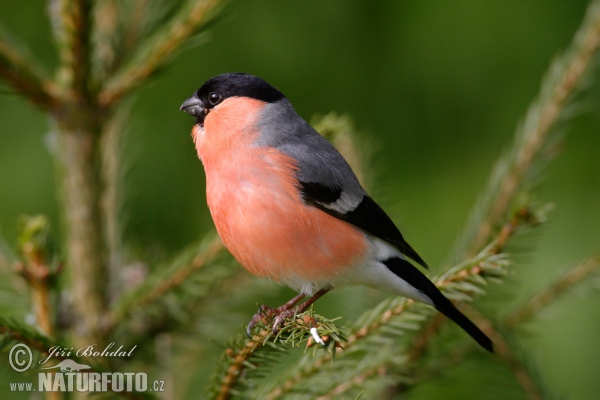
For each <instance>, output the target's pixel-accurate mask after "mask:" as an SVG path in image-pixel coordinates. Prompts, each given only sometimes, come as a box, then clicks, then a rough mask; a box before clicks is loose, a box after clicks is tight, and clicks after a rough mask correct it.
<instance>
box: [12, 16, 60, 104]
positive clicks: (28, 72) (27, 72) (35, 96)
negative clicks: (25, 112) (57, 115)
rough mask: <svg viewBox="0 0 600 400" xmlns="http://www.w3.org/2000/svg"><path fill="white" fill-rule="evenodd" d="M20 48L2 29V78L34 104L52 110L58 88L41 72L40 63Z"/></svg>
mask: <svg viewBox="0 0 600 400" xmlns="http://www.w3.org/2000/svg"><path fill="white" fill-rule="evenodd" d="M19 47H21V45H19V46H17V45H16V44H13V43H12V41H11V39H10V37H9V35H8V33H7V32H6V31H5V30H4V29H2V28H1V27H0V77H2V78H4V79H5V80H6V81H7V82H8V83H9V84H10V85H11V86H12V87H13V88H14V89H15V90H16V91H17V92H18V93H20V94H22V95H23V96H24V97H25V98H26V99H27V100H29V101H31V102H32V103H33V104H35V105H37V106H40V107H42V108H52V107H53V106H54V104H55V103H56V101H57V92H58V90H57V87H56V86H55V85H54V84H53V83H52V82H51V81H50V80H49V79H48V78H47V77H46V76H45V74H44V73H43V72H41V68H40V67H39V66H38V62H37V61H36V60H32V59H31V58H30V57H28V56H27V55H26V54H25V53H24V52H22V51H20V50H19Z"/></svg>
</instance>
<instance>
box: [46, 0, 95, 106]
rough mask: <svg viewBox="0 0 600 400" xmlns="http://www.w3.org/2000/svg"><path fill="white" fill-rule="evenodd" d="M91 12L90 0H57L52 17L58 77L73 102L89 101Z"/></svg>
mask: <svg viewBox="0 0 600 400" xmlns="http://www.w3.org/2000/svg"><path fill="white" fill-rule="evenodd" d="M91 11H92V2H91V1H90V0H61V1H60V5H59V6H57V7H56V9H55V12H56V14H57V15H56V16H55V18H56V20H57V21H59V23H58V27H57V28H58V29H56V30H55V32H56V35H57V42H58V46H59V53H60V58H61V66H60V69H59V76H58V78H59V81H60V83H61V84H62V85H63V86H64V87H65V89H67V90H68V92H69V94H70V96H71V97H72V98H73V100H74V101H76V102H79V101H85V102H89V101H91V100H92V97H91V95H90V84H91V81H92V79H90V78H91V76H90V70H91V59H90V58H91V57H90V55H91V50H90V37H91V32H92V27H91V23H92V18H91Z"/></svg>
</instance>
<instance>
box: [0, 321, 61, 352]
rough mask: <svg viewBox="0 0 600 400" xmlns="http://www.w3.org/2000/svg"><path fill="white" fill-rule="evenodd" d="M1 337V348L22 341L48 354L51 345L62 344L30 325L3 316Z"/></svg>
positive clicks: (0, 329)
mask: <svg viewBox="0 0 600 400" xmlns="http://www.w3.org/2000/svg"><path fill="white" fill-rule="evenodd" d="M0 337H1V341H0V348H5V347H6V346H7V345H8V344H10V343H12V342H21V343H24V344H26V345H27V346H29V347H30V348H33V349H36V350H37V351H39V352H40V353H42V354H48V350H49V349H50V348H51V347H53V346H57V345H60V344H59V343H57V342H55V341H54V340H52V339H51V338H49V337H48V336H46V335H44V334H42V333H40V332H38V331H36V330H33V329H31V328H30V327H28V326H24V325H21V324H19V323H17V322H15V321H13V320H9V319H6V318H3V317H0ZM61 347H62V346H61Z"/></svg>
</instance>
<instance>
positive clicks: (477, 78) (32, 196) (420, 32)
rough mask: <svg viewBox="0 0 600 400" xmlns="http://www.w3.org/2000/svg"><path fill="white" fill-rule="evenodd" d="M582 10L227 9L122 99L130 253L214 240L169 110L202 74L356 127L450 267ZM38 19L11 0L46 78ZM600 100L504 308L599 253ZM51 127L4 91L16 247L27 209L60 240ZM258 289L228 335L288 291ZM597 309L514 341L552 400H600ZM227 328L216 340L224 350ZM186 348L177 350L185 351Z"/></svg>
mask: <svg viewBox="0 0 600 400" xmlns="http://www.w3.org/2000/svg"><path fill="white" fill-rule="evenodd" d="M586 4H587V2H586V1H583V0H572V1H569V2H565V1H562V2H558V1H554V2H548V1H541V0H537V1H533V0H528V1H519V2H517V1H511V2H476V1H467V0H449V1H429V0H427V1H419V2H416V1H413V2H404V1H402V2H401V1H398V2H383V1H376V2H366V1H363V2H361V1H341V0H338V1H327V2H321V1H302V2H299V1H293V2H279V1H274V0H271V1H263V2H242V1H237V2H231V3H230V4H229V5H228V6H227V7H226V9H225V11H224V12H223V13H222V14H221V17H220V18H219V19H218V20H217V21H215V22H214V23H213V25H212V27H211V29H210V30H209V39H210V40H209V41H208V42H207V43H206V44H203V45H201V46H197V47H193V48H191V49H188V50H186V51H185V52H183V53H182V54H181V55H179V56H178V58H177V59H176V61H175V62H174V63H173V64H172V65H171V66H169V67H168V68H167V69H165V70H164V71H162V72H161V73H160V74H159V75H158V76H157V77H156V78H155V79H153V80H152V82H151V83H150V84H148V85H146V86H145V87H143V88H142V90H141V91H138V92H137V95H135V96H134V97H133V98H132V102H131V104H132V105H131V111H130V113H129V114H128V117H127V123H126V125H125V126H126V130H127V133H126V135H125V138H124V144H123V146H124V150H125V152H126V154H127V159H126V160H125V163H124V165H123V166H122V171H121V174H122V182H123V183H122V190H123V196H124V198H123V199H122V201H123V205H124V207H123V208H124V209H126V210H127V212H126V214H124V215H123V216H122V221H123V224H124V231H123V236H124V238H125V241H126V243H127V245H128V246H127V249H126V251H127V258H128V259H129V260H130V261H132V262H133V261H136V260H141V261H152V262H155V261H157V260H165V259H168V258H169V257H170V256H173V255H174V254H176V253H177V252H178V251H179V250H181V249H182V248H183V247H185V246H186V245H187V244H189V243H191V242H193V241H194V240H196V239H197V238H198V237H200V236H201V235H203V234H204V233H207V232H209V231H210V230H211V229H212V222H211V219H210V215H209V213H208V210H207V207H206V204H205V196H204V175H203V171H202V166H201V164H200V162H199V161H198V159H197V157H196V154H195V151H194V148H193V145H192V142H191V139H190V136H189V131H190V129H191V126H192V123H193V121H192V120H191V119H190V118H189V117H188V116H187V115H185V114H183V113H181V112H179V110H178V108H179V105H180V104H181V102H182V101H183V100H184V99H185V98H186V97H188V96H189V95H190V94H191V93H192V91H193V90H195V89H196V88H197V87H198V86H200V85H201V84H202V83H203V82H204V81H205V80H206V79H208V78H209V77H211V76H214V75H217V74H220V73H223V72H230V71H244V72H249V73H252V74H255V75H258V76H260V77H263V78H264V79H266V80H267V81H269V82H270V83H271V84H273V85H274V86H275V87H277V88H278V89H280V90H281V91H283V92H284V93H285V94H286V95H287V97H288V98H289V99H290V100H291V101H292V103H293V104H294V106H295V107H296V109H297V111H298V112H299V114H300V115H301V116H303V117H304V118H305V119H310V118H311V116H313V115H314V114H316V113H321V114H323V113H327V112H329V111H332V110H335V111H338V112H340V113H345V114H348V115H350V116H351V117H352V118H353V120H354V122H355V124H356V126H357V127H358V130H359V131H360V132H361V137H360V140H361V142H362V143H363V144H364V145H365V147H366V148H367V149H369V152H368V153H369V154H370V173H371V176H372V180H371V182H370V184H369V186H370V188H371V192H372V195H373V197H374V198H375V199H376V200H378V202H379V203H380V204H381V205H382V206H383V207H384V209H386V210H387V212H388V213H389V214H390V216H391V217H392V219H393V220H394V221H396V222H397V223H398V225H399V226H400V227H401V229H402V230H403V232H404V234H405V237H406V238H407V239H408V240H409V242H410V243H411V244H412V245H413V247H415V249H417V250H418V251H419V252H420V253H421V254H422V256H423V257H424V258H425V260H426V261H427V262H428V263H429V264H430V265H431V266H432V268H433V270H434V271H435V270H436V269H437V268H439V267H441V266H443V265H444V261H445V260H446V259H447V256H448V254H449V252H450V250H451V248H452V245H453V244H454V240H455V238H456V236H457V234H458V233H459V232H460V230H461V228H462V227H463V224H464V221H465V220H466V217H467V215H468V213H469V210H470V209H471V207H472V205H473V203H474V201H475V199H476V196H477V194H478V192H479V191H480V189H481V188H482V187H483V185H484V183H485V181H486V178H487V177H488V175H489V171H490V168H491V167H492V165H493V163H494V162H495V160H496V159H497V157H498V156H499V155H500V154H501V151H502V149H503V148H505V146H506V145H507V144H508V143H509V141H510V139H511V137H512V135H513V132H514V130H515V126H516V124H517V122H518V121H519V120H520V118H522V117H523V115H524V112H525V110H526V108H527V106H528V104H529V102H530V101H531V100H532V98H533V97H534V96H535V95H536V93H537V91H538V89H539V84H540V79H541V76H542V74H543V73H544V71H545V70H546V68H547V66H548V64H549V62H550V60H551V59H552V58H553V57H554V56H555V55H556V54H557V53H558V52H559V51H560V50H563V49H564V48H565V47H566V46H567V45H568V43H569V42H570V41H571V39H572V35H573V33H574V32H575V29H576V28H577V26H578V25H579V24H580V22H581V19H582V17H583V14H584V11H585V7H586ZM44 7H46V4H45V2H44V1H41V0H28V1H27V2H13V1H3V2H0V21H2V24H4V25H5V26H6V27H8V28H9V29H10V30H11V31H12V32H13V33H14V34H15V36H17V37H20V38H21V39H22V40H23V41H26V42H27V43H28V44H29V46H30V48H31V50H32V53H34V54H35V55H36V56H37V57H39V58H41V59H42V60H43V61H44V62H45V64H46V66H47V67H48V68H50V67H54V66H55V65H56V64H57V59H56V56H55V55H54V54H53V52H52V51H51V50H50V43H51V42H50V40H51V34H50V27H49V25H48V24H49V22H48V20H47V19H46V16H45V13H44ZM596 76H597V73H596ZM0 85H4V83H0ZM2 87H3V86H2ZM599 88H600V85H598V84H595V85H592V86H591V87H590V89H589V90H588V91H587V92H586V94H585V96H584V97H583V98H582V99H581V109H580V110H578V111H579V112H581V114H582V115H581V116H580V117H576V118H575V119H574V120H573V122H572V123H570V124H569V125H568V127H567V129H568V130H569V135H568V138H567V140H566V141H565V142H564V143H563V144H562V145H561V146H560V148H558V149H557V150H559V151H560V152H561V155H560V156H559V158H558V159H557V160H556V161H555V162H553V163H552V164H551V165H550V166H549V168H547V169H545V170H543V171H541V172H540V175H539V178H540V181H541V185H540V186H539V189H538V190H536V192H535V193H536V195H537V196H538V197H539V198H540V199H543V200H548V201H551V202H552V203H554V205H555V209H554V211H553V212H552V213H551V214H550V219H551V222H550V224H548V225H547V226H546V227H545V228H543V229H542V231H541V232H538V236H536V237H535V238H534V239H532V240H529V241H525V243H524V244H523V243H521V245H520V247H519V249H518V250H520V251H519V255H518V257H517V262H518V263H519V264H523V265H525V267H522V268H519V273H518V274H516V275H515V276H514V277H510V278H509V279H508V280H507V281H506V283H505V285H511V286H516V287H518V291H516V292H517V293H518V296H520V297H515V296H514V294H513V293H515V292H513V291H511V292H510V293H511V295H510V297H505V295H504V294H503V292H506V291H505V290H503V288H501V287H500V288H498V287H493V285H492V287H491V288H490V291H491V292H492V293H491V296H490V299H486V300H487V301H490V302H491V301H493V302H495V303H496V304H498V303H500V304H503V303H506V304H516V303H517V302H518V301H519V300H523V299H525V298H527V294H528V293H531V292H532V291H534V290H536V289H540V288H542V287H544V286H545V285H546V284H548V283H549V282H551V281H552V280H553V278H555V277H556V276H557V275H558V273H559V272H560V271H561V270H562V269H564V268H565V267H568V266H572V265H573V264H572V263H573V260H577V259H579V258H580V259H581V260H583V259H584V258H586V256H591V255H593V254H596V253H598V251H599V250H600V241H599V238H600V157H599V156H600V135H599V134H598V132H599V127H600V120H599V119H600V112H599V111H598V110H599V108H598V104H600V90H599ZM46 122H47V119H46V116H45V115H44V114H43V113H41V112H40V111H38V110H37V109H36V108H34V107H33V106H32V105H30V104H29V103H27V102H26V101H25V100H24V99H22V98H20V97H18V96H17V95H15V94H11V93H9V92H8V91H5V90H2V93H1V94H0V231H1V234H2V236H4V238H5V240H6V241H7V242H8V243H9V244H11V245H12V244H14V243H15V242H16V231H17V221H18V218H19V216H20V215H22V214H30V215H33V214H40V213H41V214H46V215H47V216H49V218H50V219H51V221H52V222H53V224H54V225H53V229H54V230H55V233H56V235H58V232H59V231H60V230H61V229H62V228H61V225H60V222H59V221H60V220H61V217H60V215H59V212H58V207H57V200H56V194H57V189H56V182H55V180H54V179H55V178H54V168H55V167H54V165H53V162H52V158H51V156H50V152H51V149H52V143H50V142H49V140H48V135H47V132H48V129H49V127H48V124H47V123H46ZM533 250H535V251H533ZM261 287H263V288H264V290H263V291H262V292H260V293H257V294H256V295H255V297H252V299H251V300H250V301H248V302H246V303H245V304H244V303H242V304H239V309H238V310H236V311H237V312H236V313H234V314H233V315H231V321H230V325H231V326H233V327H236V326H237V327H240V328H239V330H241V324H242V323H245V322H246V321H247V320H248V319H249V318H250V317H251V315H252V314H253V313H254V312H255V310H256V306H255V304H256V303H263V302H264V303H268V304H272V305H276V304H277V303H278V302H280V301H282V300H283V299H285V298H287V297H289V296H290V295H291V294H292V293H291V291H289V290H287V289H280V288H279V287H277V286H276V285H275V284H274V283H273V284H269V283H265V284H264V285H263V286H261ZM230 290H232V291H236V290H238V289H237V288H235V287H232V288H230ZM386 296H387V295H385V294H381V293H377V292H374V291H371V290H367V289H362V288H348V289H341V290H339V291H338V293H336V294H330V295H328V296H327V297H326V298H324V299H322V300H320V301H319V302H318V303H317V309H318V310H319V312H320V313H321V314H323V315H328V316H331V317H333V316H337V315H341V316H343V317H344V319H343V321H352V320H353V318H355V317H356V316H357V315H359V314H360V312H361V311H363V310H364V309H366V308H368V307H369V306H372V305H373V304H376V303H377V302H378V301H380V300H381V299H383V298H384V297H386ZM599 304H600V294H599V293H598V292H595V293H593V294H591V295H587V296H586V298H585V301H577V299H576V298H566V299H565V300H563V301H560V302H557V303H556V304H555V305H554V306H552V307H551V308H550V309H549V310H548V312H547V313H546V315H545V316H547V318H545V319H543V320H539V319H538V320H536V321H535V322H534V323H531V324H529V325H527V330H528V332H526V334H525V335H523V339H522V343H521V345H522V346H523V347H527V348H530V349H532V351H531V352H530V354H533V358H534V359H533V361H534V362H537V363H538V365H539V366H540V370H541V372H543V375H544V376H545V377H546V382H547V384H548V386H549V387H550V388H551V389H553V392H554V393H558V394H564V395H565V397H566V398H573V399H592V398H596V394H597V393H598V392H599V391H600V381H599V380H598V378H597V375H598V371H599V370H600V361H599V360H600V346H599V345H598V334H597V332H599V331H600V307H598V305H599ZM1 307H4V304H3V305H2V306H1ZM18 310H19V308H18V307H16V308H15V309H7V308H0V312H1V313H2V315H4V316H7V315H8V316H15V317H18V318H19V317H22V315H19V313H18ZM342 325H343V324H342ZM233 332H234V331H231V332H223V341H224V340H225V339H226V338H228V337H229V336H231V335H232V333H233ZM528 334H530V337H528V336H529V335H528ZM209 336H210V335H209ZM184 338H185V334H182V339H181V342H182V343H183V344H178V345H177V346H180V347H182V348H184V349H185V346H186V345H187V344H185V343H184V342H185V340H184ZM195 338H196V339H195V340H207V339H206V337H203V336H202V335H200V336H195ZM206 347H207V348H210V347H211V346H206ZM219 351H220V348H218V346H216V345H215V346H214V350H210V349H209V350H206V352H205V353H203V354H202V356H201V358H200V359H196V360H187V364H186V365H187V366H188V368H190V369H193V370H195V373H193V378H190V379H189V382H191V383H189V382H188V383H189V386H187V387H186V389H183V388H178V389H176V391H177V392H178V393H180V394H181V395H182V396H183V394H184V393H187V394H188V395H189V396H190V398H193V397H194V396H193V393H194V392H195V390H199V388H201V387H204V385H205V383H206V380H207V375H208V372H209V371H210V370H211V366H212V360H213V359H214V358H215V357H216V355H217V354H218V353H219ZM190 374H191V372H190ZM501 376H502V373H501V372H498V371H497V370H491V369H490V370H481V369H478V368H476V365H474V364H468V365H461V366H458V367H457V368H456V369H455V370H452V371H448V373H447V374H443V375H442V376H441V377H440V378H438V379H434V380H432V381H431V382H430V383H428V384H425V385H420V386H419V387H418V388H417V389H416V390H414V391H413V392H411V396H410V397H411V398H415V399H426V398H447V399H450V398H457V399H458V398H465V396H468V395H469V394H470V395H471V396H473V394H474V393H476V394H477V395H476V396H477V398H498V397H497V396H495V395H494V394H493V393H488V392H487V391H486V388H488V387H494V386H495V385H488V384H490V383H492V382H497V380H498V379H502V378H501ZM367 398H368V397H367Z"/></svg>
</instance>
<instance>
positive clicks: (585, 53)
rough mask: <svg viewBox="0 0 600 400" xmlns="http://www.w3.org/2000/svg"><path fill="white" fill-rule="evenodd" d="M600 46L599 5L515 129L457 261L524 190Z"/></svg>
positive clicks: (487, 233) (478, 245)
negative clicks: (520, 191) (529, 173)
mask: <svg viewBox="0 0 600 400" xmlns="http://www.w3.org/2000/svg"><path fill="white" fill-rule="evenodd" d="M599 47H600V2H598V1H594V2H593V3H591V4H590V6H589V7H588V10H587V13H586V16H585V18H584V21H583V22H582V24H581V26H580V28H579V30H578V31H577V33H576V35H575V38H574V39H573V42H572V44H571V46H570V47H569V48H568V49H567V51H566V52H565V53H564V55H563V56H562V57H560V58H558V59H557V60H555V61H554V62H553V63H552V65H551V66H550V69H549V72H548V73H547V76H546V78H545V79H544V81H543V83H542V87H541V89H540V93H539V94H538V97H537V99H536V100H535V101H534V102H533V103H532V104H531V106H530V108H529V110H528V112H527V115H526V118H525V121H524V122H523V123H522V124H520V125H519V127H518V128H517V131H516V134H515V139H514V141H513V144H512V147H511V148H510V149H509V151H507V152H506V153H505V154H504V155H503V156H502V157H501V158H500V159H499V160H498V162H497V163H496V165H495V167H494V169H493V172H492V175H491V178H490V180H489V183H488V187H487V188H486V190H485V191H484V192H483V195H482V196H481V197H480V198H479V200H478V202H477V205H476V207H475V209H474V212H473V213H472V214H471V216H470V219H469V222H468V223H467V228H466V230H465V233H464V234H463V235H462V237H461V240H460V242H459V243H458V246H457V250H456V251H455V255H454V262H456V261H458V260H460V259H462V258H464V257H465V256H466V257H467V258H468V257H469V255H473V254H477V252H478V251H479V249H481V248H482V247H483V245H484V244H485V243H487V241H488V239H489V237H490V235H491V234H492V231H493V229H494V227H495V226H496V225H497V224H498V222H499V221H500V220H501V219H502V216H503V215H505V214H506V213H507V212H508V210H509V208H510V205H511V202H512V200H513V199H514V198H515V194H516V193H517V191H518V190H519V189H520V188H521V187H522V185H523V182H524V180H525V178H526V175H527V173H528V172H529V171H530V170H531V167H532V166H533V165H534V160H536V158H537V157H538V156H539V154H540V151H541V150H542V149H543V147H544V144H545V143H546V142H547V139H548V138H549V136H550V134H551V133H552V132H553V131H554V130H555V128H556V126H557V125H558V123H559V122H562V121H564V120H565V119H566V118H567V117H569V115H570V114H569V107H567V106H568V105H569V104H570V102H572V101H573V99H574V98H575V96H576V95H577V94H578V93H579V92H580V91H581V90H582V89H583V88H584V87H585V85H584V84H583V83H584V82H585V77H586V75H587V74H588V73H589V71H590V70H591V69H592V67H593V66H594V65H595V63H594V62H593V59H594V57H596V56H597V53H598V49H599Z"/></svg>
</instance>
